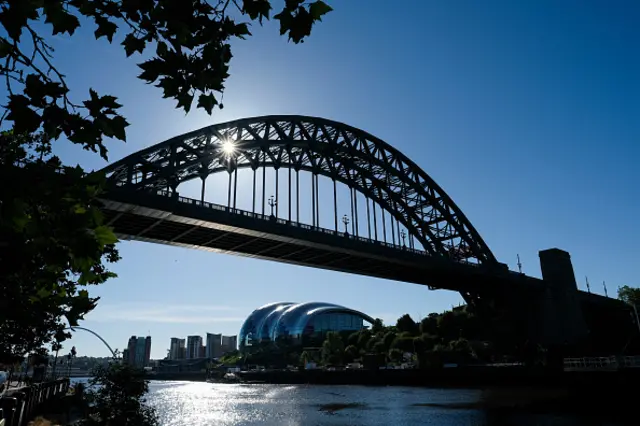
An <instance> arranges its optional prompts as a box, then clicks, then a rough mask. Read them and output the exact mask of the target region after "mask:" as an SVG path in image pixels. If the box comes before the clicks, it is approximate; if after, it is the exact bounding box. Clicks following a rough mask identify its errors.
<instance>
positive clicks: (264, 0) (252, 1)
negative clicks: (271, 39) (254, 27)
mask: <svg viewBox="0 0 640 426" xmlns="http://www.w3.org/2000/svg"><path fill="white" fill-rule="evenodd" d="M269 11H271V3H270V2H269V0H244V1H243V8H242V12H243V13H246V14H247V15H249V18H251V19H252V20H255V19H257V20H258V21H259V22H260V23H261V24H262V19H263V18H267V19H269Z"/></svg>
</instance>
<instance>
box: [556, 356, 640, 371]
mask: <svg viewBox="0 0 640 426" xmlns="http://www.w3.org/2000/svg"><path fill="white" fill-rule="evenodd" d="M621 368H640V356H607V357H583V358H565V359H564V369H565V370H568V371H570V370H618V369H621Z"/></svg>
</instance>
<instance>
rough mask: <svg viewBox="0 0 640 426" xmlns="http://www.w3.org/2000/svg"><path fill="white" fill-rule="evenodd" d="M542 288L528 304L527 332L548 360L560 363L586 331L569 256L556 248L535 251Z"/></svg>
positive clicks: (585, 334) (552, 363) (580, 341)
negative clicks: (544, 352) (542, 283)
mask: <svg viewBox="0 0 640 426" xmlns="http://www.w3.org/2000/svg"><path fill="white" fill-rule="evenodd" d="M539 256H540V268H541V270H542V280H543V281H544V284H545V286H544V291H543V292H542V293H541V294H539V296H538V297H537V298H535V299H534V300H533V301H532V305H530V307H531V308H532V309H531V311H530V312H531V314H532V318H531V321H530V325H529V326H530V333H531V335H532V336H536V339H535V340H537V341H538V342H539V343H541V344H542V345H543V346H545V347H546V348H548V356H547V358H548V360H547V361H548V363H549V364H551V365H557V364H558V363H560V365H562V364H561V363H562V357H563V356H564V355H565V352H566V351H567V350H568V349H570V348H572V347H576V346H577V345H580V344H581V343H584V342H585V341H586V339H587V338H588V335H589V328H588V326H587V323H586V321H585V317H584V315H583V312H582V306H581V304H580V299H579V293H578V285H577V283H576V278H575V274H574V271H573V265H572V263H571V256H570V255H569V253H568V252H566V251H564V250H560V249H557V248H552V249H548V250H542V251H540V252H539Z"/></svg>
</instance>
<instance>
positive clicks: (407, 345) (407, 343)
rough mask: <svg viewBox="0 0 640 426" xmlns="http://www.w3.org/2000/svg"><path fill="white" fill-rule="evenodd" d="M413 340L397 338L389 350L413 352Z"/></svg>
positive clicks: (404, 337) (411, 338)
mask: <svg viewBox="0 0 640 426" xmlns="http://www.w3.org/2000/svg"><path fill="white" fill-rule="evenodd" d="M413 340H414V338H413V337H411V336H398V337H396V339H395V340H394V341H393V343H392V344H391V348H394V349H399V350H401V351H402V352H413V351H414V345H413Z"/></svg>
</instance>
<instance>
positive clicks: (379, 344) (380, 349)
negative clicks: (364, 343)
mask: <svg viewBox="0 0 640 426" xmlns="http://www.w3.org/2000/svg"><path fill="white" fill-rule="evenodd" d="M371 351H372V352H373V353H376V354H385V353H387V347H386V346H385V344H384V342H383V341H381V340H376V341H375V343H374V344H373V345H371Z"/></svg>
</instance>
